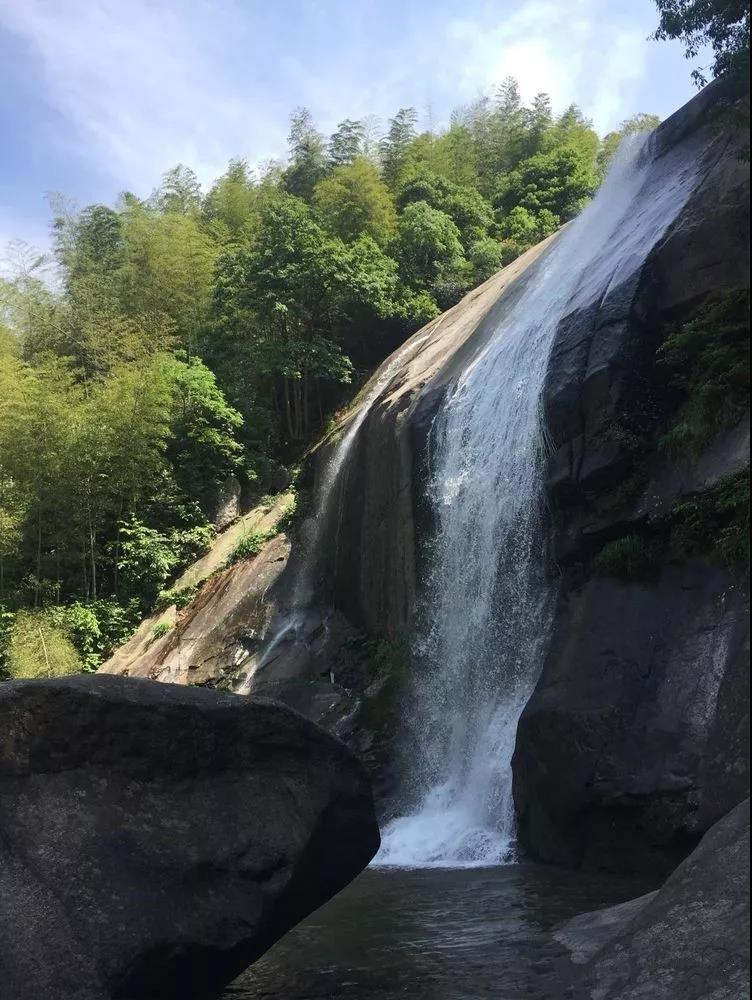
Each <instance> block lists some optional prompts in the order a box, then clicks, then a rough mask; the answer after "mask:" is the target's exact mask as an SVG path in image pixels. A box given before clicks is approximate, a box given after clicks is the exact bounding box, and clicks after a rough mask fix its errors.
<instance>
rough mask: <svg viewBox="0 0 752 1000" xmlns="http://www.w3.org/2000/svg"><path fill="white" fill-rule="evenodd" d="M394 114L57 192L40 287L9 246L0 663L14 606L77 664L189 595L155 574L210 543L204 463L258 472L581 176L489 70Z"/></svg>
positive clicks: (0, 400) (535, 235) (586, 161)
mask: <svg viewBox="0 0 752 1000" xmlns="http://www.w3.org/2000/svg"><path fill="white" fill-rule="evenodd" d="M417 120H418V116H417V113H416V112H415V110H414V109H412V108H402V109H400V110H399V111H398V112H397V114H396V115H395V116H394V118H392V119H391V121H390V122H389V123H388V125H387V128H386V130H385V133H386V134H383V135H382V134H381V130H380V129H379V127H378V126H377V124H376V122H375V120H374V119H373V117H366V118H364V119H362V120H359V121H356V120H353V119H345V120H344V121H342V122H341V123H340V124H339V125H338V126H337V128H336V130H335V132H334V134H333V135H332V136H331V137H330V139H329V140H328V142H327V141H325V140H324V138H323V136H322V135H321V134H320V133H319V131H318V130H317V128H316V126H315V123H314V121H313V118H312V116H311V114H310V112H309V111H307V110H306V109H298V110H297V111H296V112H294V114H293V115H292V117H291V120H290V149H289V157H288V160H287V162H286V163H278V164H270V165H269V166H268V167H266V168H264V169H263V170H262V171H261V172H260V174H259V176H258V177H256V176H254V174H253V172H252V171H251V170H250V169H249V167H248V164H247V163H246V162H245V161H244V160H239V159H238V160H232V161H231V162H230V163H229V165H228V168H227V170H226V171H225V173H224V174H223V175H222V176H221V177H219V178H218V179H217V180H216V181H215V182H214V184H212V185H211V186H210V187H209V189H208V190H207V191H206V192H204V191H203V190H202V188H201V185H200V183H199V181H198V178H197V176H196V174H195V173H194V172H193V171H192V170H191V169H190V168H189V167H187V166H185V165H182V164H179V165H178V166H176V167H174V168H173V169H171V170H169V171H168V172H167V173H165V174H164V176H163V179H162V182H161V184H160V186H159V187H158V188H157V190H156V191H154V192H153V193H152V194H151V196H149V197H148V198H140V197H138V196H136V195H134V194H133V193H131V192H125V193H124V194H122V195H121V196H120V198H119V199H118V201H117V202H116V203H115V204H114V205H104V204H94V205H89V206H86V207H84V208H83V209H82V210H81V211H73V210H72V209H71V208H70V207H69V206H68V205H67V204H66V203H65V201H64V200H63V199H60V198H57V199H55V201H54V216H55V218H54V254H55V259H56V263H57V265H58V267H59V273H60V279H61V280H60V282H48V281H46V280H45V279H46V268H47V266H48V264H49V263H50V261H49V260H48V258H46V257H45V256H44V255H41V254H36V253H34V252H33V251H31V250H30V249H27V250H26V251H24V252H22V253H20V254H19V255H18V260H17V264H16V267H15V273H14V274H13V275H12V276H11V277H9V278H3V279H0V601H2V602H3V606H4V607H5V608H6V611H4V612H0V617H1V616H2V615H5V616H6V617H5V618H4V619H2V621H5V624H4V625H3V624H2V621H0V646H3V645H4V648H8V645H9V642H10V639H9V638H8V637H9V636H10V634H11V632H12V631H13V628H14V627H15V622H16V620H17V618H18V616H19V615H21V618H20V619H19V621H20V622H21V624H20V625H19V626H18V634H17V638H16V639H15V640H14V641H15V643H16V645H15V647H14V649H16V653H15V654H14V655H15V656H16V662H20V661H19V657H20V659H21V660H24V657H25V658H26V660H25V662H26V661H29V660H30V659H34V656H36V653H35V652H34V651H33V650H32V653H24V652H23V649H24V648H26V647H24V646H23V642H22V638H23V636H22V631H23V630H22V625H23V622H24V619H23V614H25V613H27V612H28V613H29V614H38V615H46V618H45V619H44V620H45V622H46V623H47V625H46V626H45V627H49V628H50V629H51V630H52V631H51V632H50V643H51V645H53V646H54V647H55V649H56V650H57V651H58V652H59V658H60V662H67V663H71V662H73V661H72V658H71V656H70V655H68V653H66V652H65V650H66V648H67V647H65V643H68V644H69V645H70V647H71V648H73V649H75V650H77V651H78V657H79V661H80V666H81V667H83V668H84V669H92V668H93V667H95V666H96V665H97V663H98V662H100V661H101V659H102V658H103V657H105V656H107V655H109V652H111V650H112V647H113V644H115V643H117V642H119V641H122V640H123V638H124V637H125V636H126V635H127V634H128V632H129V630H130V629H131V628H132V626H133V624H135V620H134V616H135V614H136V612H135V611H134V609H140V611H141V612H142V613H143V612H144V611H146V610H147V609H148V608H149V606H150V605H151V604H152V603H153V602H154V600H155V599H156V598H157V595H158V594H160V593H161V595H162V596H161V600H166V599H172V600H174V603H177V604H180V603H181V601H183V600H188V599H189V596H190V595H189V594H182V593H181V594H173V593H172V592H171V591H167V592H165V590H164V588H165V587H168V586H169V581H170V579H171V578H172V577H173V576H174V574H176V573H177V571H178V570H179V569H180V568H181V567H182V566H184V565H186V564H187V563H189V562H191V561H193V560H195V558H196V557H197V556H199V555H200V554H201V553H202V552H203V551H205V549H206V547H207V546H208V545H209V544H210V543H211V539H212V535H213V532H212V529H211V528H210V526H209V525H208V523H207V522H208V519H209V518H210V517H211V516H212V515H213V511H214V506H215V503H216V498H217V496H218V492H219V490H220V488H221V484H222V483H223V482H224V481H225V480H226V479H227V477H228V476H229V475H233V476H235V477H237V478H238V479H239V480H240V482H241V484H242V486H243V488H244V490H245V492H246V495H247V494H248V491H249V490H254V491H256V490H259V491H260V490H263V489H265V488H268V487H269V485H270V479H271V476H272V475H273V470H275V469H278V468H279V466H280V465H284V466H290V465H291V464H295V463H296V462H297V461H298V460H299V459H300V457H301V455H303V454H304V453H305V451H306V449H308V448H309V447H310V446H311V444H312V442H313V441H315V440H316V438H317V436H319V435H320V434H321V433H322V432H323V431H324V429H325V427H326V426H327V421H328V419H329V417H330V416H331V414H332V413H334V412H336V411H337V410H338V409H339V408H340V407H341V406H342V405H343V403H346V402H347V399H348V396H349V395H350V394H351V392H352V390H351V389H350V388H349V387H350V386H351V384H352V382H353V381H354V380H357V381H358V383H361V382H362V380H363V379H365V378H366V377H367V374H368V372H369V371H371V370H372V369H373V368H374V367H375V365H377V364H378V363H379V362H380V361H381V360H382V359H383V358H384V357H386V356H387V355H388V354H389V353H391V352H392V351H393V350H394V349H395V348H396V347H397V346H398V345H399V344H400V343H402V342H403V341H404V340H405V339H406V337H408V336H410V335H411V334H412V333H414V332H415V331H416V330H417V329H418V328H419V327H420V326H422V325H424V324H425V323H427V322H429V321H430V320H432V319H433V318H434V317H435V316H436V315H437V314H438V313H439V311H440V310H441V309H444V308H447V307H448V306H450V305H452V304H453V303H454V302H456V301H457V300H458V299H459V297H460V296H461V295H463V294H464V293H465V292H466V291H467V290H468V289H469V288H470V287H472V286H473V285H475V284H478V283H479V282H481V281H483V280H485V279H486V278H487V277H489V276H490V275H491V274H493V273H494V272H495V271H496V270H498V268H499V267H501V266H503V265H505V264H507V263H509V261H511V260H513V259H514V258H515V257H516V256H517V255H518V254H519V253H521V252H522V251H523V250H525V249H527V247H529V246H531V245H532V244H533V243H535V242H537V241H538V240H540V239H541V238H543V237H544V236H546V235H548V234H549V233H551V232H553V231H554V229H555V228H556V226H557V225H558V224H559V223H560V221H561V220H563V219H565V218H568V217H570V216H571V214H572V213H574V212H575V211H577V210H578V208H579V206H580V205H581V203H582V201H583V199H584V198H586V197H588V196H589V194H590V192H591V191H592V188H593V184H592V177H593V175H594V173H597V172H598V170H599V167H598V165H597V164H596V159H597V154H598V138H597V136H596V135H595V133H594V132H593V131H592V129H591V128H590V125H589V123H588V122H587V121H586V120H585V118H584V117H583V116H582V114H581V112H580V111H579V110H578V109H577V108H576V107H570V108H567V109H566V110H565V111H564V113H563V114H561V115H559V116H558V117H556V116H555V115H554V114H553V112H552V109H551V106H550V100H549V99H548V97H547V95H545V94H538V95H537V96H536V98H535V100H534V101H533V102H532V104H531V105H530V106H525V105H524V104H523V102H522V100H521V97H520V92H519V87H518V86H517V84H516V82H515V81H514V80H513V79H511V78H510V79H507V80H505V81H504V82H503V84H502V85H501V87H500V88H499V90H498V92H497V93H496V94H495V95H493V96H492V97H487V98H481V99H479V100H478V101H476V102H475V103H474V104H472V105H470V106H469V107H467V108H461V109H458V110H457V111H456V112H455V113H454V114H453V116H452V120H451V124H450V126H449V128H448V129H447V130H445V131H437V132H434V131H424V132H422V133H418V128H417ZM629 127H630V128H631V126H629ZM625 128H626V125H625V126H624V127H623V129H622V131H623V130H624V129H625ZM604 148H605V147H604ZM605 155H606V154H605V153H604V154H603V156H605ZM603 156H602V157H601V160H603ZM492 198H493V199H494V206H493V207H492V203H491V199H492ZM298 506H299V507H300V505H298ZM297 516H298V514H296V513H293V512H291V513H290V514H289V516H288V526H289V525H294V522H295V519H296V517H297ZM246 544H247V548H246V550H245V551H246V552H247V553H250V552H251V549H252V548H253V546H254V543H253V541H252V540H249V541H248V542H247V543H246ZM27 624H28V623H27ZM24 628H26V632H25V633H23V634H25V635H27V638H28V634H30V633H29V628H28V627H27V626H26V625H24ZM14 634H15V633H14ZM3 636H4V637H5V638H3ZM19 636H20V637H21V638H18V637H19ZM32 638H33V637H32ZM30 641H31V640H30ZM19 644H20V645H19ZM27 645H28V644H27ZM32 646H33V642H32ZM18 650H21V652H18ZM37 652H38V651H37ZM6 659H7V657H6ZM24 669H26V668H24ZM29 669H30V668H29Z"/></svg>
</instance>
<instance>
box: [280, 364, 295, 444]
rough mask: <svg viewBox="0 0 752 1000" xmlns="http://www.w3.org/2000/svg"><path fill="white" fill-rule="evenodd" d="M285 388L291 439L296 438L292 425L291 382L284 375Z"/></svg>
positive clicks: (288, 429) (286, 410) (286, 415)
mask: <svg viewBox="0 0 752 1000" xmlns="http://www.w3.org/2000/svg"><path fill="white" fill-rule="evenodd" d="M282 385H283V390H284V399H285V417H286V418H287V432H288V434H289V435H290V440H293V439H294V438H295V432H294V430H293V427H292V410H291V408H290V383H289V382H288V380H287V378H284V377H283V382H282Z"/></svg>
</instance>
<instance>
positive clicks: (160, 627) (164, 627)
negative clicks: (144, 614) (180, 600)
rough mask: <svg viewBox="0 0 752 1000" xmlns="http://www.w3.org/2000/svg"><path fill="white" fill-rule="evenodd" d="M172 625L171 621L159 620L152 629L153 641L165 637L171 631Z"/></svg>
mask: <svg viewBox="0 0 752 1000" xmlns="http://www.w3.org/2000/svg"><path fill="white" fill-rule="evenodd" d="M171 629H172V625H171V624H170V623H169V622H157V624H156V625H155V626H154V628H153V629H152V630H151V640H152V642H154V641H156V640H157V639H163V638H164V637H165V636H166V635H168V633H169V632H170V631H171Z"/></svg>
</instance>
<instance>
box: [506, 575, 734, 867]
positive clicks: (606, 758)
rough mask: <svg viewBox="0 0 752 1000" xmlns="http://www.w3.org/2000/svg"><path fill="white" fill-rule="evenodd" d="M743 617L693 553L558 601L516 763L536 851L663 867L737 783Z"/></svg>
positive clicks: (526, 825)
mask: <svg viewBox="0 0 752 1000" xmlns="http://www.w3.org/2000/svg"><path fill="white" fill-rule="evenodd" d="M748 629H749V618H748V604H747V598H746V596H745V594H744V592H743V591H742V590H740V589H739V588H738V587H735V586H734V584H733V579H732V578H731V577H730V575H729V573H728V572H727V571H725V570H722V569H716V570H711V569H709V568H708V567H707V566H705V565H702V564H697V565H691V566H688V567H686V568H684V569H681V568H678V567H667V568H666V569H665V570H663V571H662V573H661V575H660V578H659V579H658V580H657V581H655V582H649V583H646V584H643V583H638V582H636V583H627V582H619V581H616V580H609V579H603V578H595V579H592V580H590V581H589V582H588V583H587V584H586V585H585V586H584V587H583V588H582V589H580V590H577V591H575V592H573V593H570V594H569V595H567V597H566V600H562V601H561V603H560V607H559V610H558V615H557V619H556V622H555V628H554V638H553V645H552V647H551V650H550V653H549V657H548V660H547V663H546V668H545V671H544V674H543V677H542V679H541V682H540V683H539V685H538V687H537V689H536V691H535V694H534V695H533V697H532V699H531V701H530V702H529V703H528V705H527V706H526V708H525V711H524V712H523V715H522V718H521V719H520V723H519V729H518V735H517V749H516V754H515V762H514V770H515V775H514V780H515V785H514V789H515V802H516V803H517V808H518V812H519V818H520V832H521V835H522V837H523V840H524V843H526V844H527V845H528V847H529V848H530V849H531V851H532V852H533V853H534V854H535V856H536V857H537V858H538V859H540V860H543V861H549V862H555V863H559V864H567V865H571V866H575V867H578V866H584V867H587V868H606V869H609V870H611V871H621V872H624V873H632V872H643V873H648V872H652V873H653V874H654V875H655V877H656V878H661V877H665V875H666V874H668V872H670V871H671V870H672V869H673V868H674V867H675V865H676V864H678V863H679V861H681V860H682V858H683V857H684V856H685V855H686V853H687V852H688V851H689V850H690V849H691V848H692V847H693V846H694V844H695V843H696V842H697V840H698V839H699V837H700V835H701V834H702V833H703V832H704V831H705V830H706V829H708V827H709V826H711V825H712V824H713V823H714V822H715V821H716V820H718V819H719V818H720V817H721V816H723V815H724V814H725V813H726V812H728V811H729V810H730V809H732V808H733V807H734V806H735V805H736V804H737V803H738V802H739V801H740V800H741V799H743V798H744V797H745V796H746V795H747V794H748V788H749V765H748V752H749V743H748V732H749V689H748V683H749V680H748V676H749V675H748V655H749V648H748V634H749V632H748Z"/></svg>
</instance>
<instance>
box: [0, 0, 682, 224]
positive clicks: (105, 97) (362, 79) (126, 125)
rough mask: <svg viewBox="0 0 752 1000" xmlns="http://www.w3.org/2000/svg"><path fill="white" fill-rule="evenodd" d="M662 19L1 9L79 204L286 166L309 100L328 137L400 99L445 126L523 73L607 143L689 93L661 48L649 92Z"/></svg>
mask: <svg viewBox="0 0 752 1000" xmlns="http://www.w3.org/2000/svg"><path fill="white" fill-rule="evenodd" d="M432 3H433V6H432ZM460 9H462V13H459V11H460ZM654 22H655V9H654V5H653V3H652V0H622V2H614V3H608V4H606V3H603V0H571V2H569V3H567V4H563V3H561V2H558V0H557V2H553V0H524V2H521V3H513V2H512V0H507V2H499V0H466V2H465V5H464V8H460V5H459V4H453V3H452V0H416V2H415V3H414V4H413V3H405V2H404V0H379V2H377V0H356V2H355V3H353V2H352V0H349V2H348V0H315V2H313V0H284V2H283V3H282V4H279V5H277V6H270V5H267V4H264V3H262V2H261V0H129V2H128V3H123V2H122V0H0V28H3V27H4V28H5V29H6V30H7V31H8V32H10V33H11V35H13V36H14V37H15V39H16V40H18V41H20V42H21V43H22V44H23V50H24V51H25V52H28V53H29V54H30V59H31V60H32V61H31V63H30V72H29V75H28V88H29V91H30V92H33V93H34V94H35V95H36V96H37V97H38V98H40V99H41V100H43V101H44V102H46V103H47V105H49V106H51V107H52V108H54V110H55V111H56V112H57V117H55V116H51V117H50V120H49V121H41V120H40V121H38V122H35V123H34V127H35V128H36V129H37V131H38V132H39V130H46V132H45V133H44V134H43V136H42V138H41V142H40V145H41V146H42V147H43V148H46V149H47V150H49V158H50V162H51V163H53V162H54V164H55V166H56V168H57V170H56V171H55V170H52V169H50V171H48V172H47V174H45V175H44V182H43V184H42V185H41V190H44V189H45V188H54V187H58V186H60V183H61V182H62V183H63V184H64V183H65V178H70V177H73V178H76V180H79V179H80V181H81V183H80V184H79V190H80V192H81V194H82V200H86V198H87V197H88V198H89V199H90V200H92V199H94V198H99V197H114V195H115V194H116V192H117V191H118V190H119V189H122V188H124V187H128V188H130V189H132V190H134V191H136V192H137V193H139V194H144V193H148V191H149V190H150V189H151V188H152V187H153V186H154V185H155V184H156V183H157V182H158V180H159V176H160V174H161V173H162V172H163V171H164V170H165V169H167V168H169V167H170V166H173V165H174V164H175V163H177V162H183V163H186V164H188V165H189V166H191V167H192V168H193V169H194V170H196V172H197V173H198V175H199V177H200V178H201V180H202V181H203V182H204V183H206V182H208V181H209V180H211V179H212V178H214V177H215V176H217V175H218V174H219V173H220V172H221V171H222V170H223V169H224V168H225V166H226V163H227V160H228V159H229V157H230V156H234V155H241V156H242V155H246V156H248V157H249V158H251V159H252V160H253V161H257V160H261V159H264V158H266V157H269V156H275V155H279V154H280V153H283V152H284V148H285V135H286V132H287V114H288V112H289V110H290V109H291V108H292V107H294V106H295V105H297V104H303V103H305V104H307V105H309V106H310V107H311V108H312V110H313V111H314V114H315V116H316V118H317V120H318V122H319V123H320V126H321V127H322V128H323V129H324V130H325V131H328V130H330V129H331V128H333V127H334V125H335V124H336V122H337V121H339V120H341V119H342V118H343V117H345V116H348V117H353V116H354V117H358V116H362V115H365V114H368V113H369V112H372V113H375V114H376V115H377V116H379V117H380V118H381V119H382V120H386V119H387V118H388V117H390V116H391V115H392V114H393V113H394V112H395V110H396V109H397V108H398V107H400V106H401V105H405V104H413V105H415V106H416V107H417V108H418V109H419V111H421V112H422V113H423V114H424V117H425V115H426V113H427V111H428V109H429V108H430V112H431V118H432V121H433V123H434V124H435V125H441V124H445V123H446V122H447V119H448V116H449V112H450V110H451V109H452V107H454V106H457V105H459V104H462V103H466V102H467V101H470V100H473V99H474V98H475V97H477V96H478V94H479V93H480V92H482V91H488V90H492V89H493V88H494V87H495V86H497V85H498V84H499V83H500V82H501V81H502V80H503V79H504V77H505V76H507V75H513V76H516V77H517V78H518V80H519V82H520V87H521V91H522V95H523V98H524V99H525V100H530V99H531V98H532V97H533V96H534V94H535V93H536V92H537V91H539V90H545V91H547V92H549V93H550V95H551V97H552V100H553V104H554V108H555V109H556V110H563V108H564V107H565V106H566V105H567V104H568V103H570V102H572V101H576V102H577V103H579V104H580V105H581V107H582V108H583V110H584V112H585V113H586V114H587V115H588V116H590V117H592V118H593V120H594V123H595V125H596V127H597V128H598V129H599V130H600V131H602V132H603V131H607V130H608V129H610V128H613V127H614V126H615V125H616V124H617V123H618V122H619V121H620V120H621V119H622V118H624V117H626V116H627V115H629V114H631V113H633V112H635V111H657V112H658V113H666V112H667V111H670V110H672V108H673V107H675V106H677V105H678V103H680V100H679V99H678V98H681V99H686V96H689V90H690V87H689V84H688V83H687V87H686V91H684V92H682V91H681V84H677V83H676V80H677V79H684V78H686V79H687V80H688V75H689V68H688V67H686V64H684V63H683V62H682V61H681V57H680V55H679V54H677V53H676V52H675V51H674V52H671V51H670V47H662V48H661V52H660V59H661V60H662V63H661V65H662V66H664V67H665V68H664V69H661V74H662V76H661V79H660V85H659V86H654V87H653V89H652V90H650V89H649V88H648V89H647V90H646V85H645V82H644V81H645V78H646V76H648V75H649V74H650V72H652V73H653V76H655V73H656V68H655V63H654V62H651V60H656V59H657V58H658V57H657V55H656V54H652V55H651V52H652V53H657V48H658V47H657V46H654V45H653V46H652V47H651V43H649V42H647V41H646V37H647V35H648V33H649V31H650V28H651V26H652V25H653V24H654ZM677 65H679V67H680V69H681V73H682V76H678V75H677V74H676V73H675V72H674V73H673V78H672V69H671V68H669V67H675V66H677ZM672 81H673V82H672ZM645 93H648V94H649V95H650V100H649V101H648V105H649V106H643V103H642V100H641V97H642V96H644V95H645ZM653 94H655V95H656V97H657V98H660V100H658V103H657V104H655V103H653V97H652V95H653ZM66 161H67V164H66V168H65V169H62V168H61V167H60V164H61V163H64V164H65V163H66ZM38 173H39V171H38ZM48 175H49V181H47V177H48ZM37 183H38V181H37ZM89 191H90V192H91V193H90V194H89ZM40 193H41V192H40ZM41 216H42V210H41V205H40V217H41ZM6 228H7V227H6ZM22 231H24V232H29V227H26V228H25V229H23V230H22ZM27 238H28V237H27Z"/></svg>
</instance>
